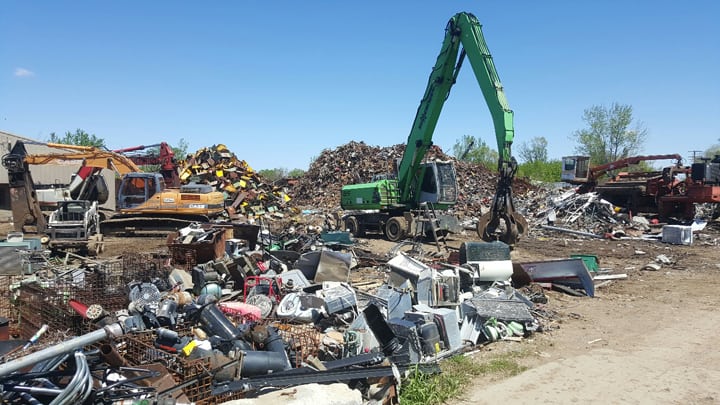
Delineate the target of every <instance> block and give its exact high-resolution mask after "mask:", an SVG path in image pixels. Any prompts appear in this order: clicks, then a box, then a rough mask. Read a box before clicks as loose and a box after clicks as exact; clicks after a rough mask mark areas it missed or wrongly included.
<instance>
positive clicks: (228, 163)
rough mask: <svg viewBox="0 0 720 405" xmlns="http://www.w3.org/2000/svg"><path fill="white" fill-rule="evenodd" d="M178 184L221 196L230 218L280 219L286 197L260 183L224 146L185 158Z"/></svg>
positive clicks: (273, 187)
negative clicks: (206, 186) (206, 187)
mask: <svg viewBox="0 0 720 405" xmlns="http://www.w3.org/2000/svg"><path fill="white" fill-rule="evenodd" d="M180 181H181V182H182V183H183V184H188V183H190V182H196V183H203V184H209V185H211V186H213V187H215V189H216V190H217V191H220V192H222V193H224V194H225V201H226V207H227V210H228V213H229V214H230V216H231V217H233V218H236V217H238V216H241V217H245V218H254V217H261V216H270V217H282V215H283V214H282V211H283V210H284V209H285V208H287V204H288V201H290V195H289V194H288V193H287V190H285V189H284V188H281V187H275V186H273V185H271V184H268V183H267V182H266V181H265V180H264V179H262V178H261V177H260V176H259V175H258V174H257V173H256V172H255V171H254V170H253V169H252V167H250V165H249V164H248V163H247V162H246V161H245V160H240V159H238V158H237V156H235V154H234V153H232V152H231V151H230V150H229V149H228V148H227V147H226V146H225V145H223V144H218V145H213V146H212V147H209V148H202V149H200V150H198V151H197V152H195V153H194V154H192V155H191V156H189V157H188V158H187V159H186V160H185V163H184V166H183V167H182V169H181V171H180Z"/></svg>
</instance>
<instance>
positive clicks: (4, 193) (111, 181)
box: [0, 131, 116, 210]
mask: <svg viewBox="0 0 720 405" xmlns="http://www.w3.org/2000/svg"><path fill="white" fill-rule="evenodd" d="M18 140H20V141H23V142H25V149H27V152H28V154H31V155H34V154H44V153H58V151H59V150H58V149H57V148H50V147H48V146H45V145H43V144H42V141H37V140H33V139H30V138H26V137H23V136H19V135H15V134H11V133H9V132H4V131H0V155H2V156H5V155H6V154H7V153H10V150H11V149H12V147H13V145H15V142H17V141H18ZM60 151H62V150H60ZM81 164H82V162H79V161H78V162H77V163H75V162H64V163H60V164H47V165H31V166H30V174H31V176H32V178H33V182H34V183H35V187H36V188H47V187H52V186H53V185H67V184H69V183H70V179H71V176H72V175H73V174H75V173H76V172H77V171H78V169H79V168H80V166H81ZM102 173H103V177H104V178H105V182H106V183H107V185H108V188H109V189H110V197H109V198H108V202H107V203H105V204H103V205H102V206H103V207H105V208H107V209H111V210H114V209H115V177H116V175H115V173H114V172H113V171H112V170H108V169H103V171H102ZM10 208H11V207H10V193H9V188H8V174H7V170H5V168H4V167H3V168H0V209H5V210H9V209H10Z"/></svg>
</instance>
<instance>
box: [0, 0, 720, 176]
mask: <svg viewBox="0 0 720 405" xmlns="http://www.w3.org/2000/svg"><path fill="white" fill-rule="evenodd" d="M459 11H467V12H471V13H473V14H475V15H476V16H477V17H478V19H479V20H480V22H481V23H482V24H483V32H484V35H485V39H486V41H487V43H488V46H489V48H490V51H491V53H492V55H493V58H494V61H495V66H496V68H497V70H498V73H499V76H500V79H501V81H502V83H503V86H504V88H505V94H506V96H507V98H508V101H509V104H510V107H511V108H512V109H513V110H514V112H515V150H517V147H518V146H519V145H520V144H521V143H523V142H524V141H529V140H530V139H532V138H533V137H537V136H544V137H545V138H546V139H547V140H548V153H549V156H550V157H552V158H559V157H561V156H563V155H567V154H572V153H573V149H574V147H575V146H576V145H575V144H574V142H573V141H571V140H570V138H569V137H570V135H571V134H572V133H573V132H574V131H575V130H578V129H581V128H583V127H584V123H583V121H582V119H581V117H582V113H583V110H584V109H586V108H588V107H591V106H593V105H609V104H611V103H613V102H618V103H621V104H629V105H631V106H632V107H633V109H634V116H635V118H636V120H638V121H640V122H642V124H643V125H644V126H645V127H646V128H647V129H648V133H649V139H648V142H647V143H646V145H645V148H644V150H643V151H642V153H680V154H682V155H684V156H690V155H691V153H690V151H693V150H704V149H706V148H708V147H709V146H711V145H713V144H716V143H718V139H719V138H720V79H719V78H718V77H719V76H720V24H718V20H719V19H720V2H717V1H712V0H708V1H692V0H690V1H684V2H677V1H672V2H671V1H663V0H655V1H650V0H647V1H645V0H643V1H615V0H603V1H592V2H591V1H571V0H567V1H515V2H501V1H493V2H490V1H482V2H481V1H442V2H441V1H418V0H416V1H372V0H367V1H358V2H344V1H274V2H273V1H264V2H261V1H215V2H202V4H201V2H174V1H173V2H170V1H167V2H165V1H153V2H140V1H123V2H98V1H72V2H69V1H68V2H33V1H3V2H0V130H4V131H8V132H11V133H15V134H18V135H24V136H28V137H32V138H36V139H40V140H47V139H48V137H49V134H50V133H51V132H56V133H58V134H63V133H64V132H65V131H74V130H75V129H76V128H82V129H83V130H85V131H87V132H89V133H92V134H95V135H97V136H99V137H102V138H104V139H105V140H106V143H107V144H108V146H109V147H111V148H121V147H130V146H135V145H142V144H152V143H157V142H160V141H167V142H169V143H170V144H173V143H176V142H177V141H178V140H179V139H181V138H184V139H185V140H186V141H187V142H188V143H189V146H190V150H191V151H194V150H196V149H199V148H201V147H206V146H212V145H214V144H219V143H223V144H225V145H227V146H228V147H229V148H230V149H231V150H232V151H233V152H235V154H236V155H237V156H238V157H239V158H240V159H244V160H246V161H247V162H248V163H249V164H250V165H251V166H252V167H254V168H255V169H258V170H259V169H269V168H277V167H282V168H286V169H294V168H300V169H307V167H308V165H309V164H310V162H311V159H312V158H314V157H317V156H318V155H319V154H320V153H321V151H322V150H323V149H325V148H335V147H337V146H339V145H342V144H345V143H347V142H349V141H352V140H355V141H364V142H365V143H367V144H370V145H378V146H390V145H394V144H398V143H404V142H405V141H406V139H407V135H408V133H409V131H410V127H411V125H412V121H413V118H414V116H415V111H416V109H417V106H418V104H419V102H420V99H421V97H422V95H423V93H424V90H425V85H426V84H427V78H428V76H429V74H430V69H431V68H432V66H433V64H434V63H435V59H436V57H437V54H438V52H439V49H440V45H441V42H442V39H443V35H444V28H445V24H446V23H447V20H448V19H449V18H450V17H451V16H452V15H453V14H455V13H457V12H459ZM466 134H468V135H472V136H478V137H481V138H482V139H483V140H485V141H486V142H487V143H488V144H489V145H491V146H492V147H493V148H495V147H496V146H495V136H494V133H493V127H492V121H491V118H490V114H489V112H488V109H487V107H486V105H485V102H484V100H483V98H482V95H481V93H480V90H479V87H478V85H477V83H476V81H475V79H474V77H473V76H472V72H471V69H470V66H469V65H466V66H465V67H464V69H463V72H462V73H461V75H460V77H459V78H458V81H457V84H456V85H455V87H454V88H453V91H452V93H451V94H450V98H449V99H448V101H447V102H446V104H445V107H444V109H443V113H442V115H441V117H440V121H439V123H438V126H437V129H436V131H435V135H434V138H433V141H434V142H435V143H436V144H437V145H439V146H441V147H442V148H443V149H444V150H445V151H446V152H448V153H449V152H451V150H452V145H453V144H454V143H455V142H456V141H457V140H458V139H460V138H461V137H462V136H463V135H466Z"/></svg>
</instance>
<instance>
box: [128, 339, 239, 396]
mask: <svg viewBox="0 0 720 405" xmlns="http://www.w3.org/2000/svg"><path fill="white" fill-rule="evenodd" d="M154 340H155V336H154V332H153V331H141V332H136V333H130V334H126V335H124V336H121V337H119V338H117V339H116V340H115V344H116V348H117V350H118V353H119V354H120V355H121V356H122V357H123V358H124V359H125V360H127V362H128V363H129V365H130V366H142V365H146V364H152V363H160V364H162V365H164V366H165V367H166V368H167V370H168V371H169V372H170V374H171V375H172V377H173V379H174V380H175V382H177V383H178V384H183V385H184V386H183V387H182V388H181V390H182V393H183V394H185V395H186V396H187V398H188V400H189V401H190V402H192V403H194V404H197V405H212V404H219V403H223V402H226V401H229V400H233V399H240V398H243V395H242V394H241V393H230V394H226V395H219V396H213V395H212V394H211V392H212V388H213V377H214V375H213V373H212V371H213V370H212V366H211V364H210V360H209V359H207V358H198V359H188V358H186V357H183V356H180V355H178V354H175V353H170V352H167V351H165V350H161V349H158V348H156V347H155V346H154V345H153V341H154ZM193 380H195V381H194V382H192V381H193ZM179 390H180V388H179Z"/></svg>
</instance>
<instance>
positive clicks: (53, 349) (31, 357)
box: [0, 323, 125, 377]
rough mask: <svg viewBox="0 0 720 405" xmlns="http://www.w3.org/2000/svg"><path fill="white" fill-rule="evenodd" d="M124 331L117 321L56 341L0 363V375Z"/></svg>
mask: <svg viewBox="0 0 720 405" xmlns="http://www.w3.org/2000/svg"><path fill="white" fill-rule="evenodd" d="M124 333H125V332H124V331H123V329H122V327H121V326H120V324H119V323H113V324H110V325H108V326H106V327H104V328H103V329H98V330H96V331H93V332H90V333H86V334H84V335H82V336H78V337H76V338H74V339H70V340H68V341H67V342H62V343H58V344H56V345H54V346H50V347H48V348H46V349H43V350H40V351H37V352H35V353H31V354H28V355H27V356H23V357H20V358H19V359H15V360H12V361H9V362H7V363H4V364H0V377H5V376H7V375H8V374H12V373H14V372H16V371H18V370H22V369H23V368H25V367H30V366H32V365H33V364H35V363H38V362H40V361H43V360H48V359H51V358H53V357H55V356H59V355H61V354H67V353H71V352H73V351H75V350H78V349H81V348H82V347H84V346H87V345H91V344H93V343H97V342H99V341H101V340H103V339H105V338H108V337H118V336H122V335H123V334H124Z"/></svg>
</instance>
